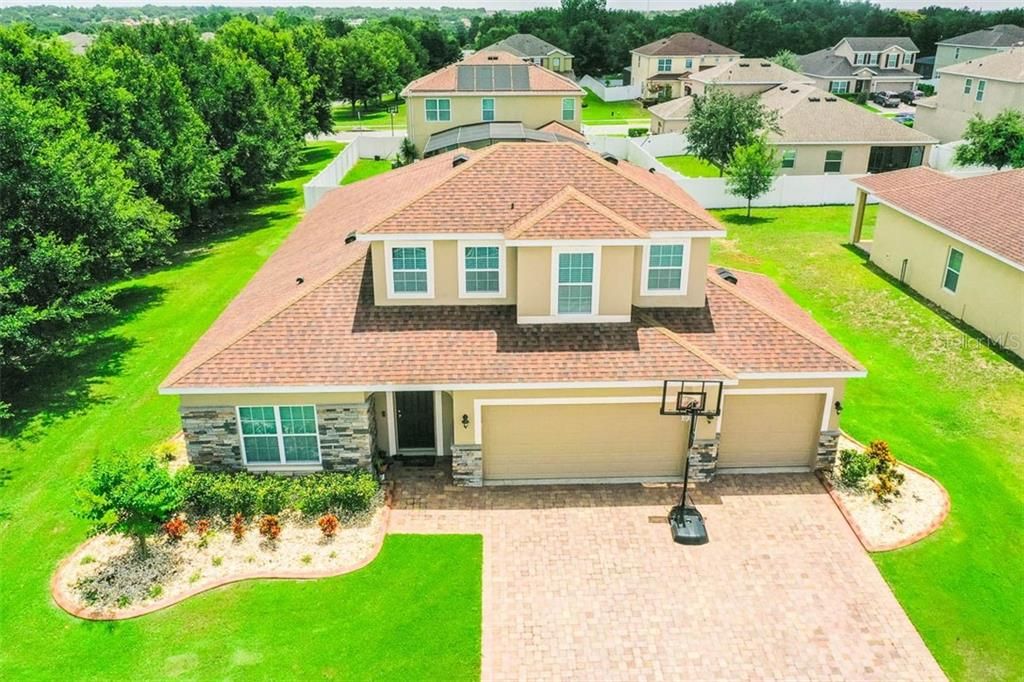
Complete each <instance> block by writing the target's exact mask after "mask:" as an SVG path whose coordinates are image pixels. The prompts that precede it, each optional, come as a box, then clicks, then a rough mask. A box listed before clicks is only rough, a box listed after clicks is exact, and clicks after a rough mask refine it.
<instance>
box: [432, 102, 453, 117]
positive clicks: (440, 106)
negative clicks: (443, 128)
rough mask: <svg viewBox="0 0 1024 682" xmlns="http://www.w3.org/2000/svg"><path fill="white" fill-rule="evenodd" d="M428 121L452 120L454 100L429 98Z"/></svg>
mask: <svg viewBox="0 0 1024 682" xmlns="http://www.w3.org/2000/svg"><path fill="white" fill-rule="evenodd" d="M426 107H427V120H428V121H450V120H452V101H451V100H450V99H427V100H426Z"/></svg>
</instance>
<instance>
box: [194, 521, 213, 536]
mask: <svg viewBox="0 0 1024 682" xmlns="http://www.w3.org/2000/svg"><path fill="white" fill-rule="evenodd" d="M195 531H196V535H198V536H199V537H206V534H207V533H209V532H210V519H199V520H198V521H196V527H195Z"/></svg>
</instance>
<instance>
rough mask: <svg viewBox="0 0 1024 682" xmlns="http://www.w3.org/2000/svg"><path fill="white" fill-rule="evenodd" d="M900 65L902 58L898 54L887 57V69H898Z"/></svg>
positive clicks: (890, 54)
mask: <svg viewBox="0 0 1024 682" xmlns="http://www.w3.org/2000/svg"><path fill="white" fill-rule="evenodd" d="M899 65H900V56H899V55H898V54H894V53H889V54H887V55H885V68H887V69H896V68H899Z"/></svg>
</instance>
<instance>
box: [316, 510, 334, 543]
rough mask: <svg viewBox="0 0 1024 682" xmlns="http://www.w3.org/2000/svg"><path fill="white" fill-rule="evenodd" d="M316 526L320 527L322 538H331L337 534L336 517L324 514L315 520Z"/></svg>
mask: <svg viewBox="0 0 1024 682" xmlns="http://www.w3.org/2000/svg"><path fill="white" fill-rule="evenodd" d="M316 525H318V526H320V532H321V533H323V534H324V537H327V538H333V537H334V534H335V533H337V532H338V517H337V516H335V515H334V514H324V515H323V516H321V517H320V518H319V519H317V520H316Z"/></svg>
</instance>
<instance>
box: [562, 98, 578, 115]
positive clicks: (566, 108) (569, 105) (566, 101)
mask: <svg viewBox="0 0 1024 682" xmlns="http://www.w3.org/2000/svg"><path fill="white" fill-rule="evenodd" d="M562 120H563V121H575V120H576V100H574V99H573V98H572V97H563V98H562Z"/></svg>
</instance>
